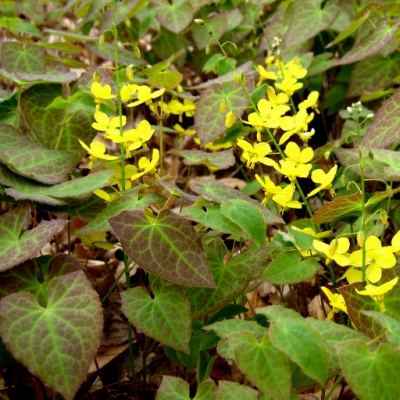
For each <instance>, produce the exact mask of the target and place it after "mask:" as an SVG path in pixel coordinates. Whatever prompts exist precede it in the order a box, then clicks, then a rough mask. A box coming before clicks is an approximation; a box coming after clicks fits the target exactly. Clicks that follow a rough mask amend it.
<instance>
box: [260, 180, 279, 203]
mask: <svg viewBox="0 0 400 400" xmlns="http://www.w3.org/2000/svg"><path fill="white" fill-rule="evenodd" d="M256 179H257V182H258V183H259V184H260V185H261V186H262V187H263V190H264V194H265V197H264V200H263V201H262V202H261V204H262V205H265V204H267V202H268V198H271V197H272V196H274V195H275V194H277V193H280V192H281V191H282V188H281V187H280V186H276V185H275V183H274V182H272V181H271V178H270V177H269V176H267V175H265V176H264V180H262V178H261V177H260V176H259V175H258V174H256Z"/></svg>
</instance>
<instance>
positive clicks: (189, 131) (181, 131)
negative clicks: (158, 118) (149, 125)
mask: <svg viewBox="0 0 400 400" xmlns="http://www.w3.org/2000/svg"><path fill="white" fill-rule="evenodd" d="M172 128H173V129H175V131H177V132H178V134H179V135H182V136H183V135H194V134H195V133H196V130H195V129H184V128H183V127H182V126H181V125H179V124H175V125H174V126H173V127H172Z"/></svg>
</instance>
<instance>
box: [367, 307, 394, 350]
mask: <svg viewBox="0 0 400 400" xmlns="http://www.w3.org/2000/svg"><path fill="white" fill-rule="evenodd" d="M364 313H365V314H366V315H367V316H368V317H371V318H372V319H374V320H375V321H376V322H378V324H379V325H381V326H382V328H384V330H385V335H386V338H387V340H388V342H389V344H390V345H392V346H394V347H397V348H398V347H400V322H399V320H398V319H395V318H393V317H390V316H389V315H387V314H386V313H382V312H378V311H364Z"/></svg>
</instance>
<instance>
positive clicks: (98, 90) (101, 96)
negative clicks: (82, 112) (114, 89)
mask: <svg viewBox="0 0 400 400" xmlns="http://www.w3.org/2000/svg"><path fill="white" fill-rule="evenodd" d="M90 91H91V92H92V94H93V96H94V97H95V98H96V99H95V101H96V103H102V102H103V101H104V100H107V99H113V98H114V97H116V95H115V94H111V86H110V85H104V86H102V85H101V84H100V83H98V82H93V83H92V85H91V86H90Z"/></svg>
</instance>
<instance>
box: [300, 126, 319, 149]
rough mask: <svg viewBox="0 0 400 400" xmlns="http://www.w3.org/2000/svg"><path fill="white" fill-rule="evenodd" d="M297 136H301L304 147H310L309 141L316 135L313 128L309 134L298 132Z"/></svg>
mask: <svg viewBox="0 0 400 400" xmlns="http://www.w3.org/2000/svg"><path fill="white" fill-rule="evenodd" d="M297 134H298V135H299V137H300V139H301V140H302V141H303V143H304V145H305V146H307V145H308V141H309V140H310V139H311V137H312V136H314V134H315V129H314V128H312V129H311V131H309V132H302V131H300V132H297Z"/></svg>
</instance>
